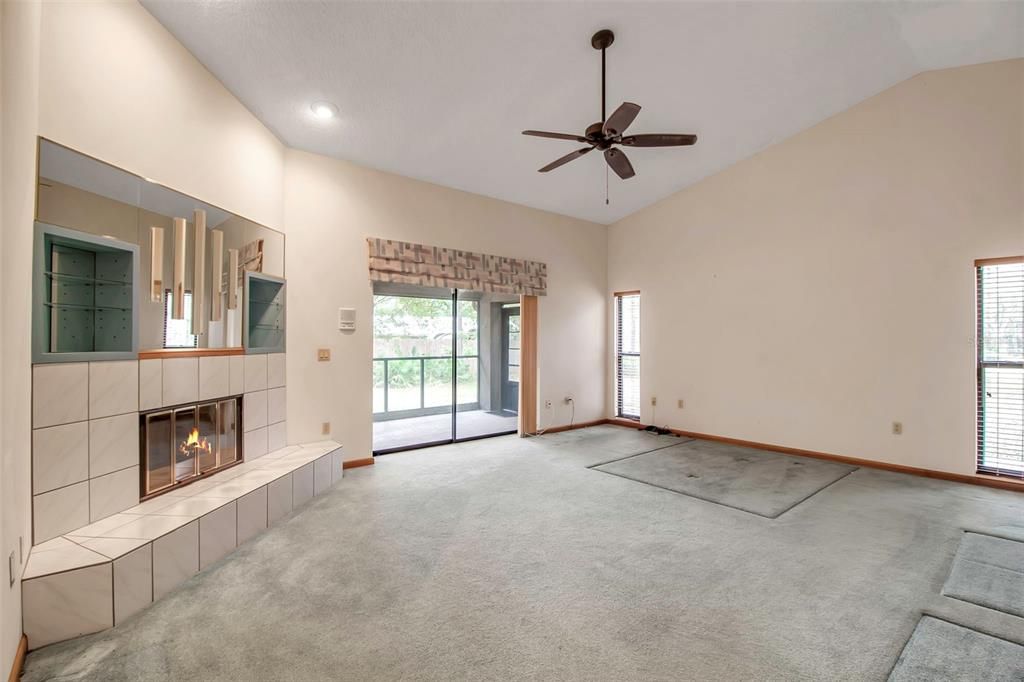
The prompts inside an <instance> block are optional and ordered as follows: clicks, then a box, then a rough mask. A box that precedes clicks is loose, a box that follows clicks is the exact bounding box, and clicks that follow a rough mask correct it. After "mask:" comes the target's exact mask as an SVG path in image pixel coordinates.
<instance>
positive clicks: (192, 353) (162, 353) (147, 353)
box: [139, 346, 245, 360]
mask: <svg viewBox="0 0 1024 682" xmlns="http://www.w3.org/2000/svg"><path fill="white" fill-rule="evenodd" d="M221 355H245V349H244V348H242V347H241V346H236V347H234V348H159V349H157V350H140V351H139V360H159V359H161V358H164V359H167V358H205V357H217V356H221Z"/></svg>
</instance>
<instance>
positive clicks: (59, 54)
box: [39, 1, 284, 229]
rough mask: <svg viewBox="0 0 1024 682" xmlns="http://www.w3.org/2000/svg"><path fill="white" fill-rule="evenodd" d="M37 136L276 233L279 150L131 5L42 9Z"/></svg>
mask: <svg viewBox="0 0 1024 682" xmlns="http://www.w3.org/2000/svg"><path fill="white" fill-rule="evenodd" d="M40 70H41V78H40V84H39V131H40V132H39V134H40V135H42V136H43V137H47V138H50V139H52V140H54V141H56V142H59V143H61V144H64V145H67V146H69V147H72V148H73V149H76V150H78V151H80V152H83V153H85V154H89V155H91V156H95V157H97V158H99V159H102V160H103V161H107V162H108V163H111V164H113V165H115V166H119V167H121V168H124V169H127V170H130V171H132V172H133V173H136V174H138V175H142V176H144V177H148V178H152V179H154V180H156V181H158V182H160V183H162V184H164V185H166V186H168V187H172V188H174V189H176V190H178V191H179V192H183V193H185V194H188V195H190V196H193V197H195V198H197V199H201V200H203V201H207V202H209V203H211V204H213V205H215V206H220V207H222V208H225V209H227V210H229V211H232V212H234V213H238V214H239V215H242V216H244V217H246V218H250V219H251V220H255V221H256V222H258V223H262V224H264V225H267V226H268V227H272V228H275V229H281V225H282V215H283V213H282V202H281V187H282V174H283V172H284V147H283V145H282V144H281V143H280V142H279V141H278V140H277V138H276V137H274V136H273V135H272V134H271V133H270V131H269V130H267V129H266V127H264V126H263V124H261V123H260V122H259V121H258V120H257V119H256V118H255V117H254V116H253V115H252V114H251V113H249V111H248V110H247V109H246V108H245V107H244V106H242V104H241V103H240V102H239V101H238V100H237V99H235V97H234V96H233V95H232V94H231V93H230V92H228V90H227V89H226V88H225V87H224V86H223V85H222V84H221V83H220V82H219V81H218V80H217V79H216V78H214V77H213V75H212V74H210V72H209V71H207V70H206V69H205V68H204V67H203V66H202V65H201V64H200V63H199V62H198V61H196V59H195V57H193V56H192V55H191V54H190V53H189V52H188V51H187V50H186V49H185V48H184V47H183V46H182V45H181V44H180V43H178V42H177V41H176V40H175V39H174V38H173V37H172V36H171V35H170V34H169V33H168V32H167V31H166V30H165V29H164V28H163V26H161V25H160V24H159V23H158V22H157V21H156V19H154V18H153V17H152V15H150V14H149V13H148V12H146V10H145V9H143V8H142V6H141V5H139V4H137V3H135V2H105V1H100V2H47V3H44V4H43V10H42V39H41V53H40Z"/></svg>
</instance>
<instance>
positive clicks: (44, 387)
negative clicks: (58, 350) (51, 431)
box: [32, 362, 89, 428]
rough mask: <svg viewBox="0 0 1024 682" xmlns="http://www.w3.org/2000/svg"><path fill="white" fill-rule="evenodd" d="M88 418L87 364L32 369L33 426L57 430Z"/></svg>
mask: <svg viewBox="0 0 1024 682" xmlns="http://www.w3.org/2000/svg"><path fill="white" fill-rule="evenodd" d="M88 418H89V364H88V363H86V362H71V363H63V362H62V363H54V364H51V365H35V366H34V367H33V368H32V426H33V427H34V428H41V427H44V426H56V425H57V424H69V423H71V422H80V421H84V420H86V419H88Z"/></svg>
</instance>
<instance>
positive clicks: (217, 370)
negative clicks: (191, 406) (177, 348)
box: [199, 355, 231, 400]
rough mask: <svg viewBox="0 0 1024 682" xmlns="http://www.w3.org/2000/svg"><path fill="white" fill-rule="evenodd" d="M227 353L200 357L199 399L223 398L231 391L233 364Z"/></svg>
mask: <svg viewBox="0 0 1024 682" xmlns="http://www.w3.org/2000/svg"><path fill="white" fill-rule="evenodd" d="M229 360H230V357H229V356H227V355H222V356H211V357H201V358H199V399H200V400H211V399H213V398H223V397H224V396H226V395H229V394H230V393H231V378H230V377H231V364H230V362H229Z"/></svg>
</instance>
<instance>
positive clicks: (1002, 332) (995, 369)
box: [976, 257, 1024, 478]
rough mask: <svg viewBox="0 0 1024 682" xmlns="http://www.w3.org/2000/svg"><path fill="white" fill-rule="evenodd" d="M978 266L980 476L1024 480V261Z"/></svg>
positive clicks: (1003, 261) (1009, 260)
mask: <svg viewBox="0 0 1024 682" xmlns="http://www.w3.org/2000/svg"><path fill="white" fill-rule="evenodd" d="M976 265H977V272H976V276H977V295H978V320H977V322H978V332H977V337H978V350H977V357H978V368H977V369H978V413H977V420H978V472H979V473H985V474H995V475H999V476H1013V477H1017V478H1024V257H1022V258H1012V259H997V260H992V261H978V263H977V264H976Z"/></svg>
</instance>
